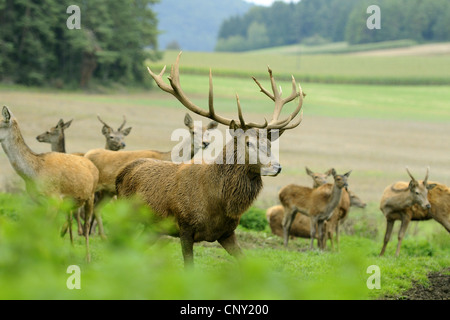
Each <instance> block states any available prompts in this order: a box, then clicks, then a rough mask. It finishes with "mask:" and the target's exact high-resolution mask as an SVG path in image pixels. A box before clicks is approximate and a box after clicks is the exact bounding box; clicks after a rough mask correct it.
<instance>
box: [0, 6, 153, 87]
mask: <svg viewBox="0 0 450 320" xmlns="http://www.w3.org/2000/svg"><path fill="white" fill-rule="evenodd" d="M156 2H157V0H96V1H95V2H94V1H80V2H78V4H77V5H78V8H79V12H78V13H79V14H78V16H73V15H74V14H76V12H75V11H74V12H71V11H69V10H68V7H69V6H71V5H72V4H74V3H73V1H67V0H65V1H60V0H33V1H31V0H0V81H3V82H11V83H19V84H25V85H51V86H56V87H86V86H88V85H89V84H90V83H91V82H95V81H98V82H102V83H105V82H106V83H108V82H111V83H113V82H119V83H123V84H131V83H145V82H146V81H149V80H148V78H149V77H148V76H147V75H146V74H145V68H144V60H145V59H147V58H150V59H154V58H156V57H157V56H158V54H159V53H158V51H157V18H156V16H155V14H154V13H153V11H152V10H151V7H150V5H152V4H154V3H156ZM77 19H78V20H80V21H78V22H79V24H80V28H79V29H77V28H72V29H71V28H69V26H70V24H69V21H68V20H71V21H72V20H77ZM146 47H147V48H150V50H144V48H146ZM148 83H149V82H148Z"/></svg>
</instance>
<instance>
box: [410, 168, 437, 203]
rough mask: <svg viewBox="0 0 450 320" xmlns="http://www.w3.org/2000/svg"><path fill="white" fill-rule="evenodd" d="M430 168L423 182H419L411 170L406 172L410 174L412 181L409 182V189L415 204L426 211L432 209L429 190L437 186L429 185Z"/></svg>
mask: <svg viewBox="0 0 450 320" xmlns="http://www.w3.org/2000/svg"><path fill="white" fill-rule="evenodd" d="M429 170H430V168H427V173H426V175H425V179H424V180H423V181H417V180H416V179H415V178H414V177H413V175H412V174H411V172H409V169H408V168H406V172H407V173H408V175H409V177H410V178H411V181H410V182H409V185H408V189H409V192H410V194H411V197H412V201H413V204H418V205H420V206H421V207H422V208H424V209H430V208H431V205H430V202H429V201H428V190H430V189H432V188H433V187H434V186H436V185H435V184H428V174H429Z"/></svg>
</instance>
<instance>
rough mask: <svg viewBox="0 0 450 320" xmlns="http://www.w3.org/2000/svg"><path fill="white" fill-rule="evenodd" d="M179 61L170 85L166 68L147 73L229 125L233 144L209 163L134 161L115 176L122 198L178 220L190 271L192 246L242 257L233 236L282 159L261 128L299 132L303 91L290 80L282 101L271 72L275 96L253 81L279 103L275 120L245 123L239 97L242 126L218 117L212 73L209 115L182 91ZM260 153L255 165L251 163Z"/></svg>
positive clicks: (189, 105)
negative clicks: (292, 105) (215, 245)
mask: <svg viewBox="0 0 450 320" xmlns="http://www.w3.org/2000/svg"><path fill="white" fill-rule="evenodd" d="M180 54H181V53H180ZM179 59H180V55H178V57H177V60H176V63H175V64H174V66H172V70H171V73H170V77H169V81H170V85H167V84H166V83H165V82H164V81H163V80H162V75H163V74H164V71H165V67H164V68H163V70H162V71H161V73H160V74H159V75H157V74H154V73H153V72H152V71H151V70H150V69H149V72H150V75H151V76H152V77H153V79H154V80H155V81H156V83H157V85H158V86H159V87H160V88H161V89H162V90H164V91H165V92H168V93H170V94H172V95H173V96H175V98H177V99H178V100H179V101H180V102H181V103H182V104H183V105H184V106H185V107H186V108H188V109H189V110H191V111H192V112H194V113H197V114H199V115H202V116H204V117H207V118H210V119H213V120H215V121H217V122H219V123H221V124H223V125H226V126H229V128H230V133H231V134H232V136H233V139H231V140H230V141H229V142H228V143H227V144H226V145H225V147H224V148H223V149H222V151H221V152H220V153H219V155H218V156H217V158H216V159H215V161H214V162H213V163H210V164H206V163H202V164H195V163H188V164H186V163H182V164H175V163H170V162H163V161H157V160H153V159H139V160H136V161H133V162H131V163H129V164H128V165H127V166H126V167H125V168H124V169H123V170H122V171H121V172H120V173H119V175H118V176H117V180H116V187H117V194H118V197H119V198H130V197H134V196H137V197H138V198H140V199H142V200H143V201H144V202H145V203H146V204H147V205H148V206H149V207H150V208H151V209H152V210H153V212H154V213H155V214H156V215H157V216H159V217H163V218H169V217H172V218H173V219H174V220H175V222H176V227H177V232H176V234H174V235H177V236H179V237H180V241H181V248H182V253H183V258H184V263H185V266H187V265H190V264H192V263H193V245H194V242H199V241H209V242H212V241H218V242H219V243H220V244H221V246H222V247H223V248H224V249H225V250H226V251H227V252H228V253H229V254H231V255H233V256H235V257H239V256H241V255H242V254H243V253H242V250H241V248H240V247H239V244H238V242H237V239H236V235H235V229H236V227H237V226H238V224H239V220H240V217H241V215H242V214H243V213H244V212H245V210H246V209H247V208H248V207H249V206H250V205H251V204H252V203H253V201H254V200H255V199H256V197H257V196H258V194H259V192H260V191H261V189H262V187H263V183H262V179H261V176H276V175H278V173H279V172H280V171H281V166H280V164H279V162H278V160H277V159H276V157H275V155H274V154H272V152H271V140H270V139H268V137H267V134H266V132H265V131H264V130H261V129H266V130H271V131H270V132H269V136H271V137H272V135H273V134H274V135H276V132H275V131H272V130H273V129H279V130H280V131H281V132H284V131H285V130H287V129H292V128H295V127H297V126H298V125H299V124H300V122H301V119H302V117H301V116H300V117H299V118H298V120H297V121H293V119H294V118H295V117H296V116H297V115H298V113H299V112H300V110H301V107H302V103H303V93H302V91H301V88H300V87H299V92H298V91H297V85H296V83H295V80H294V78H293V77H292V93H291V94H290V95H289V96H288V97H287V98H285V99H282V98H281V94H280V92H279V91H278V90H277V88H276V84H275V81H274V79H273V76H272V71H271V70H270V69H269V75H270V80H271V84H272V90H273V94H271V93H270V92H269V91H267V90H266V89H265V88H263V87H262V86H261V84H259V82H258V81H257V80H256V79H255V78H253V79H254V81H255V82H256V84H257V85H258V86H259V88H260V89H261V91H262V92H263V93H264V94H266V95H267V96H268V97H270V99H271V100H273V101H274V102H275V111H274V114H273V116H272V120H271V121H270V122H269V123H268V122H267V121H265V123H264V124H256V123H248V122H245V120H244V118H243V116H242V111H241V106H240V102H239V98H238V97H236V98H237V106H238V113H239V122H236V121H234V120H231V119H227V118H224V117H222V116H220V115H218V114H216V113H215V111H214V106H213V90H212V75H211V72H210V77H209V80H210V81H209V83H210V89H209V110H204V109H201V108H200V107H198V106H197V105H195V104H194V103H192V102H191V101H190V100H189V99H188V98H187V97H186V95H185V93H184V92H183V90H182V89H181V86H180V80H179ZM296 97H299V103H298V106H297V108H296V109H295V110H294V112H293V113H291V114H290V116H288V117H287V118H286V119H282V120H279V119H278V118H279V115H280V113H281V110H282V108H283V106H284V105H285V104H286V103H288V102H290V101H292V100H294V99H295V98H296ZM239 146H241V147H239ZM238 150H240V151H238ZM256 154H258V157H257V159H256V161H254V162H252V161H249V159H250V158H251V156H252V155H256Z"/></svg>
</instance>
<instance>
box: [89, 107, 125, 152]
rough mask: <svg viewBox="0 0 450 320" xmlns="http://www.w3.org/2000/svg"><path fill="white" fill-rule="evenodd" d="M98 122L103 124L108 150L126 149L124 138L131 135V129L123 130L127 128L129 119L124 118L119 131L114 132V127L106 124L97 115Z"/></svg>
mask: <svg viewBox="0 0 450 320" xmlns="http://www.w3.org/2000/svg"><path fill="white" fill-rule="evenodd" d="M97 118H98V120H99V121H100V122H101V123H103V127H102V134H103V135H104V136H105V138H106V145H105V149H106V150H113V151H117V150H121V149H123V148H125V146H126V145H125V142H124V138H125V137H126V136H127V135H128V134H129V133H130V131H131V127H128V128H126V129H123V127H124V126H125V123H126V122H127V119H126V118H125V116H123V122H122V124H121V125H120V127H119V128H118V129H117V130H114V129H113V128H112V127H110V126H109V125H108V124H106V122H104V121H103V120H102V119H101V118H100V116H99V115H97Z"/></svg>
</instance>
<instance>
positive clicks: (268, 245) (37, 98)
mask: <svg viewBox="0 0 450 320" xmlns="http://www.w3.org/2000/svg"><path fill="white" fill-rule="evenodd" d="M175 56H176V53H175V52H167V53H166V54H165V55H164V61H162V62H157V63H149V65H150V67H151V68H152V69H153V70H154V71H158V72H159V70H160V68H161V67H162V65H163V64H167V65H170V64H172V63H173V62H174V61H175ZM181 59H182V60H181V67H180V70H181V83H182V87H183V89H184V90H185V91H186V93H187V94H188V95H189V96H190V97H192V100H193V101H194V102H195V103H197V104H198V105H200V106H202V107H204V108H206V107H207V92H208V68H209V67H211V68H212V70H213V81H214V93H215V95H214V97H215V106H216V110H217V111H218V112H220V113H223V114H224V115H226V116H229V117H236V115H237V111H236V102H235V94H236V93H238V94H239V97H240V101H241V105H242V108H243V112H244V116H245V118H246V119H247V120H249V121H256V122H261V120H262V118H263V117H270V115H271V113H272V110H273V103H272V102H271V101H270V100H269V99H268V98H267V97H266V96H264V95H263V94H261V93H260V92H259V89H258V87H257V86H256V85H255V84H254V83H253V81H252V80H251V78H250V76H251V75H256V76H257V77H258V79H259V80H260V82H261V83H262V84H263V85H264V86H266V87H269V82H268V76H267V71H266V67H267V65H270V67H271V68H272V69H273V71H274V76H275V78H276V80H277V83H278V84H279V85H281V87H282V89H283V92H284V95H285V96H286V95H288V93H289V92H290V83H289V80H288V79H289V78H288V77H289V74H291V73H293V74H294V75H295V78H296V80H297V82H298V83H300V84H301V86H302V88H303V90H304V92H305V93H306V94H307V96H306V98H305V102H304V107H303V108H304V120H303V122H302V124H301V125H300V126H299V127H298V128H296V129H294V130H292V131H289V132H286V133H285V134H284V135H283V137H282V138H281V141H280V162H281V164H282V166H283V171H282V172H281V174H280V175H279V176H277V177H275V178H264V189H263V191H262V193H261V195H260V196H259V197H258V199H257V200H256V201H255V203H254V207H253V209H252V210H254V211H255V212H256V216H257V217H259V219H260V221H265V217H264V212H265V209H266V208H267V207H269V206H271V205H274V204H277V203H278V198H277V193H278V190H279V189H280V188H281V187H283V186H285V185H287V184H289V183H297V184H301V185H310V184H311V181H310V178H309V177H307V176H306V174H305V172H304V167H305V166H309V167H311V168H312V169H313V170H317V171H325V170H326V169H328V168H330V167H335V168H336V170H337V171H338V172H344V171H345V172H346V171H348V170H350V169H352V170H353V172H352V175H351V176H350V179H349V184H350V188H351V189H352V190H353V191H354V192H355V193H357V194H358V195H359V196H360V197H361V198H362V199H363V200H364V201H366V202H367V203H368V207H367V208H366V209H364V210H362V209H352V211H351V212H350V216H349V219H348V221H347V222H346V225H345V227H344V234H343V236H342V237H341V250H340V252H331V251H326V252H317V251H312V252H311V251H309V250H307V248H308V245H309V240H308V239H296V240H293V241H290V243H289V247H288V248H287V249H285V248H283V246H282V241H281V239H280V238H278V237H277V236H274V235H272V234H271V233H270V229H268V227H267V225H266V226H265V227H264V229H263V230H262V231H256V230H248V229H247V228H245V227H243V226H240V227H239V228H238V230H237V234H238V241H239V242H240V244H241V246H242V247H243V250H244V252H245V254H246V258H245V259H244V260H243V261H241V262H237V261H236V260H235V259H234V258H232V257H230V256H229V255H228V254H227V253H226V252H225V251H224V250H223V249H222V248H220V247H219V246H218V245H217V244H215V243H212V244H210V243H199V244H196V245H195V247H194V252H195V262H196V266H195V269H194V270H188V271H183V261H182V255H181V249H180V245H179V240H178V239H174V238H170V237H167V238H163V239H161V240H160V241H159V242H158V243H157V245H154V246H150V245H149V237H150V235H151V234H149V233H145V232H144V233H142V225H141V224H140V223H135V221H134V215H133V214H134V210H131V209H130V208H129V206H128V205H127V204H126V203H122V202H116V203H114V204H110V205H108V206H106V207H105V208H104V209H103V211H102V213H103V217H104V218H103V219H104V222H105V228H106V231H107V235H108V240H106V241H102V240H100V239H99V238H98V237H93V239H92V241H91V249H92V263H91V264H86V263H85V262H84V253H85V252H84V240H83V238H82V237H78V236H76V239H75V246H74V247H71V246H70V242H69V239H68V236H66V237H65V238H64V239H63V240H61V238H60V237H59V228H60V227H61V225H62V223H63V220H64V215H63V214H60V213H58V214H57V212H58V211H59V210H58V209H56V208H53V207H52V206H53V205H52V206H50V207H45V208H42V207H39V206H36V205H35V204H33V203H31V202H30V201H29V199H28V198H27V197H26V196H22V195H20V194H18V195H17V194H10V193H5V192H10V191H12V190H15V191H17V189H19V190H23V183H22V181H21V180H20V178H18V176H17V174H16V173H15V172H14V171H13V170H12V168H11V166H10V164H9V161H8V159H7V158H6V156H5V154H4V153H3V152H2V153H0V167H1V168H2V169H1V176H0V178H1V181H0V187H1V190H2V191H3V192H4V193H1V194H0V239H1V244H2V245H1V246H0V284H1V287H0V299H65V298H67V299H378V298H383V297H390V298H399V297H401V296H402V294H403V292H404V290H406V289H408V288H409V287H411V286H412V285H413V282H418V283H421V284H427V274H428V273H429V272H432V271H441V270H443V269H445V268H448V266H449V265H450V237H449V236H448V233H447V232H446V231H445V230H444V228H443V227H442V226H440V225H439V224H438V223H436V222H435V221H433V220H431V221H427V222H420V223H419V224H418V225H417V226H416V225H415V224H413V223H411V225H410V228H409V230H408V233H407V236H406V237H405V239H404V242H403V246H402V251H401V253H400V257H399V258H394V250H395V246H396V242H397V240H396V231H394V234H393V236H392V240H391V242H390V244H389V246H388V250H387V252H386V255H385V257H383V258H379V257H378V253H379V251H380V249H381V245H382V238H383V235H384V228H385V221H384V217H383V216H382V214H381V212H380V211H379V209H378V203H379V199H380V196H381V192H382V190H383V189H384V187H386V186H387V185H388V184H390V183H392V182H394V181H397V180H406V179H407V175H406V172H405V170H404V168H405V166H409V167H410V169H411V170H412V171H413V173H414V174H415V175H416V176H417V178H418V179H421V178H422V177H423V175H424V173H425V168H426V166H430V167H431V172H430V179H431V180H435V181H439V182H442V183H444V184H447V185H450V171H449V169H448V163H449V154H448V145H450V134H449V133H450V131H449V127H448V123H449V120H450V108H449V106H448V101H450V87H449V86H448V83H450V81H449V79H450V76H449V75H450V73H448V68H445V67H444V66H449V65H450V56H448V55H441V56H408V57H377V58H376V59H375V57H368V56H352V55H347V54H345V55H344V54H343V55H322V54H315V55H302V56H300V57H298V56H295V55H287V54H280V53H267V54H261V53H255V52H254V53H248V54H225V53H214V54H213V53H195V52H184V53H183V55H182V58H181ZM280 78H281V79H283V81H279V80H278V79H280ZM346 79H350V80H349V81H347V80H346ZM361 79H362V80H361ZM377 79H378V80H377ZM396 79H400V80H399V81H398V82H395V81H396ZM436 79H437V80H438V81H437V82H438V83H441V84H443V83H447V85H427V84H430V83H434V81H435V80H436ZM313 80H317V82H315V81H313ZM379 80H380V81H379ZM377 81H379V82H377ZM327 82H330V83H327ZM345 82H351V83H345ZM376 83H381V84H376ZM408 83H409V84H414V85H405V84H408ZM389 84H396V85H389ZM106 91H107V93H92V92H91V93H84V92H80V91H78V92H72V91H55V90H52V89H44V90H42V89H36V88H24V87H16V86H13V85H1V86H0V100H1V103H2V105H7V106H8V107H10V108H11V110H12V112H13V113H14V115H15V116H16V117H17V119H18V121H19V124H20V126H21V129H22V133H23V135H24V139H25V141H26V142H27V144H28V145H29V146H30V147H31V149H32V150H34V151H36V152H45V151H49V150H50V148H49V145H46V144H42V143H38V142H37V141H36V139H35V137H36V135H38V134H40V133H42V132H43V131H45V130H47V129H48V128H49V127H50V126H53V125H55V124H56V122H57V121H58V119H59V118H61V117H62V118H64V120H70V119H71V118H73V119H74V122H73V124H72V126H71V128H69V129H68V130H67V132H66V147H67V149H68V152H79V151H83V152H84V151H87V150H89V149H93V148H98V147H103V146H104V138H103V136H101V134H100V131H101V124H100V123H99V122H98V120H97V119H96V115H97V114H99V115H101V116H102V118H103V119H106V121H107V122H111V123H112V124H113V126H118V125H119V124H120V123H121V122H122V115H126V116H127V123H128V124H127V125H130V126H132V127H133V130H132V132H131V134H130V135H129V136H128V137H127V140H126V143H127V149H129V150H137V149H156V150H164V151H166V150H170V148H171V146H173V145H174V144H175V142H172V141H170V134H171V132H172V131H173V130H174V129H176V128H181V127H184V126H183V117H184V114H185V113H186V109H185V108H183V107H182V106H180V104H179V102H177V101H176V100H175V99H174V98H173V97H172V96H169V95H168V94H165V93H162V92H161V91H160V90H159V89H158V88H156V86H155V88H152V89H151V90H148V91H137V90H128V91H127V90H126V89H124V88H120V91H119V90H118V91H117V92H111V91H112V89H111V88H110V89H108V90H106ZM290 108H293V106H291V105H287V106H286V109H289V110H291V109H290ZM289 110H286V111H285V112H286V113H287V112H289ZM194 118H196V120H198V119H199V117H198V116H196V117H194ZM222 129H223V128H222ZM49 208H50V209H49ZM244 217H246V215H244ZM243 219H245V218H243ZM69 265H79V266H81V270H82V274H81V281H82V283H81V287H82V289H81V290H69V289H67V287H66V281H67V279H68V277H69V274H67V272H66V270H67V267H68V266H69ZM371 265H377V266H379V268H380V270H381V289H374V290H370V289H368V288H367V285H366V281H367V279H368V278H369V276H370V274H368V273H367V268H368V267H369V266H371Z"/></svg>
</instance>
